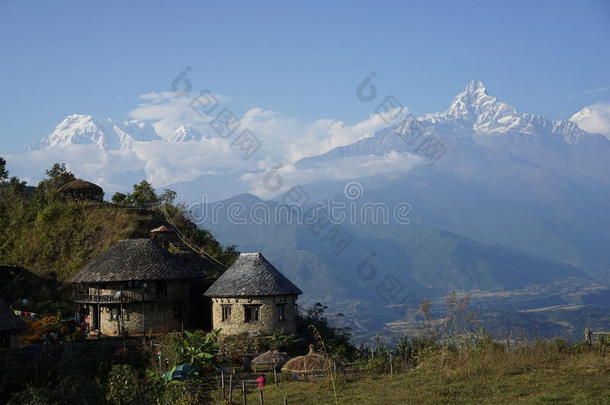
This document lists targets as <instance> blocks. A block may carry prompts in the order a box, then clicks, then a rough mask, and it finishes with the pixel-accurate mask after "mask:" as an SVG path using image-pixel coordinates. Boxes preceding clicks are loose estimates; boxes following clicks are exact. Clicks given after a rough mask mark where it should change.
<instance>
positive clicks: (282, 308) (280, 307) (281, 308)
mask: <svg viewBox="0 0 610 405" xmlns="http://www.w3.org/2000/svg"><path fill="white" fill-rule="evenodd" d="M276 305H277V320H278V321H285V320H286V304H276Z"/></svg>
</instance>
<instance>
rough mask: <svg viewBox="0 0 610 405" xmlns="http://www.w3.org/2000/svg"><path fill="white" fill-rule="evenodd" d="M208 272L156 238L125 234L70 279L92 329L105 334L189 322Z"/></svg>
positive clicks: (166, 328) (196, 310) (164, 328)
mask: <svg viewBox="0 0 610 405" xmlns="http://www.w3.org/2000/svg"><path fill="white" fill-rule="evenodd" d="M204 277H205V273H204V272H203V271H201V270H200V269H197V268H195V267H194V266H192V265H190V264H188V263H186V262H185V261H184V260H182V259H181V257H180V255H176V254H172V253H170V252H168V251H167V250H166V249H164V248H163V247H162V246H161V245H159V244H158V243H156V242H154V241H152V240H150V239H127V240H121V241H119V242H118V243H117V244H116V245H114V246H112V247H111V248H110V249H108V250H107V251H105V252H104V253H102V254H101V255H99V256H98V257H96V258H94V259H93V260H92V261H91V262H90V263H88V264H87V265H85V267H84V268H83V269H82V270H81V271H80V272H79V273H77V274H76V275H74V276H73V277H72V278H71V279H70V281H71V282H72V283H74V284H75V287H76V290H77V291H76V297H75V298H76V302H77V303H79V304H80V306H81V313H82V314H83V315H84V316H88V317H89V324H90V328H91V329H92V330H99V332H100V333H102V334H105V335H121V334H141V333H146V332H149V331H153V332H157V333H163V332H170V331H178V330H181V329H182V328H183V327H189V326H190V325H192V323H193V320H194V319H193V318H194V317H195V316H197V314H199V315H201V310H200V306H199V305H197V304H196V303H197V300H198V298H199V297H201V289H202V280H203V279H204Z"/></svg>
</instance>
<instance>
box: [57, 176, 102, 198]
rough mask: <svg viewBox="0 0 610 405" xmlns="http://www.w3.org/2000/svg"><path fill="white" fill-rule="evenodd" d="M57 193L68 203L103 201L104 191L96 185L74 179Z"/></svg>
mask: <svg viewBox="0 0 610 405" xmlns="http://www.w3.org/2000/svg"><path fill="white" fill-rule="evenodd" d="M57 193H58V194H59V195H60V196H62V198H64V199H65V200H69V201H92V202H102V201H104V190H103V189H102V188H101V187H100V186H98V185H97V184H93V183H91V182H89V181H86V180H81V179H76V180H72V181H71V182H69V183H66V184H64V185H63V186H61V187H60V188H58V189H57Z"/></svg>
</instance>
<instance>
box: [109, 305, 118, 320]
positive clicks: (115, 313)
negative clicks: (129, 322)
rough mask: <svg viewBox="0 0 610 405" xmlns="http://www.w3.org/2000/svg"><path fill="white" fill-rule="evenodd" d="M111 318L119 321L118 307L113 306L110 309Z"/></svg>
mask: <svg viewBox="0 0 610 405" xmlns="http://www.w3.org/2000/svg"><path fill="white" fill-rule="evenodd" d="M110 320H111V321H118V320H119V309H118V308H112V309H111V310H110Z"/></svg>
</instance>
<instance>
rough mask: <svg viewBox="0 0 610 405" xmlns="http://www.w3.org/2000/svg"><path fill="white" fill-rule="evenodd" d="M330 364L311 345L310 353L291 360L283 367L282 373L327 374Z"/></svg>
mask: <svg viewBox="0 0 610 405" xmlns="http://www.w3.org/2000/svg"><path fill="white" fill-rule="evenodd" d="M329 364H330V363H329V362H328V360H327V359H326V358H325V357H324V356H322V355H320V354H316V353H315V352H314V350H313V345H310V346H309V353H307V354H306V355H305V356H299V357H295V358H294V359H292V360H289V361H288V362H287V363H286V364H284V367H282V371H285V372H289V373H295V374H312V373H313V374H320V373H327V372H328V370H329Z"/></svg>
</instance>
